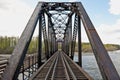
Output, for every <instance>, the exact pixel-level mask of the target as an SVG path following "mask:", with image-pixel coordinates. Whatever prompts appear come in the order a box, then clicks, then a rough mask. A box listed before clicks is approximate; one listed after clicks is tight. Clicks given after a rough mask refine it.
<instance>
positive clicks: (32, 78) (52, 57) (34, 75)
mask: <svg viewBox="0 0 120 80" xmlns="http://www.w3.org/2000/svg"><path fill="white" fill-rule="evenodd" d="M55 56H57V54H56V53H55V54H54V55H53V56H51V57H50V58H49V59H48V60H47V61H46V62H45V63H44V64H43V65H42V66H41V67H40V68H39V69H38V71H37V72H36V73H35V74H33V75H32V76H31V78H30V79H29V80H34V78H35V77H36V76H37V75H38V74H39V73H40V71H41V70H42V69H43V68H44V66H45V65H46V64H47V63H48V62H49V61H51V59H52V60H53V61H54V60H55V58H54V57H55Z"/></svg>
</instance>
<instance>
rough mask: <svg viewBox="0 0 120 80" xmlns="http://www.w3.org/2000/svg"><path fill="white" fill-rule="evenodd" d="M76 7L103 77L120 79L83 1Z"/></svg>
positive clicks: (109, 79)
mask: <svg viewBox="0 0 120 80" xmlns="http://www.w3.org/2000/svg"><path fill="white" fill-rule="evenodd" d="M76 7H77V8H74V10H73V11H74V12H76V13H77V14H78V15H79V16H80V17H81V20H82V22H83V25H84V28H85V30H86V33H87V36H88V38H89V41H90V44H91V46H92V49H93V52H94V55H95V58H96V61H97V63H98V66H99V69H100V71H101V74H102V77H103V79H104V80H120V77H119V75H118V73H117V71H116V69H115V66H114V65H113V63H112V61H111V59H110V56H109V55H108V52H107V50H106V49H105V47H104V45H103V43H102V41H101V39H100V37H99V35H98V33H97V32H96V30H95V28H94V26H93V24H92V22H91V20H90V18H89V16H88V14H87V13H86V11H85V9H84V7H83V5H82V3H80V2H79V3H77V4H76Z"/></svg>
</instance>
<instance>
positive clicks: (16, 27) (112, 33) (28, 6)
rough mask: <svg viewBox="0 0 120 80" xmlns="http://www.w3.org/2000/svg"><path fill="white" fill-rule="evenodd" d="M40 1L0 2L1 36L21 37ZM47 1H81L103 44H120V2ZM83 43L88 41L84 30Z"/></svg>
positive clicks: (10, 0)
mask: <svg viewBox="0 0 120 80" xmlns="http://www.w3.org/2000/svg"><path fill="white" fill-rule="evenodd" d="M38 1H42V0H0V36H20V35H21V34H22V32H23V30H24V28H25V26H26V24H27V22H28V20H29V18H30V16H31V14H32V12H33V10H34V8H35V6H36V5H37V3H38ZM45 1H52V2H54V1H55V2H74V1H77V2H79V1H81V2H82V4H83V6H84V7H85V9H86V11H87V13H88V15H89V17H90V19H91V20H92V22H93V24H94V26H95V28H96V30H97V32H98V34H99V36H100V38H101V40H102V41H103V43H105V44H107V43H112V44H120V0H45ZM82 41H83V42H87V41H88V39H87V37H86V33H85V31H84V28H82Z"/></svg>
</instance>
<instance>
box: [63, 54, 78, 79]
mask: <svg viewBox="0 0 120 80" xmlns="http://www.w3.org/2000/svg"><path fill="white" fill-rule="evenodd" d="M63 54H64V53H63ZM63 58H64V61H65V63H66V66H67V68H68V70H69V72H70V74H71V75H72V78H73V80H77V78H76V76H75V74H74V73H73V71H72V69H71V67H70V66H69V63H68V62H67V60H66V58H65V56H63Z"/></svg>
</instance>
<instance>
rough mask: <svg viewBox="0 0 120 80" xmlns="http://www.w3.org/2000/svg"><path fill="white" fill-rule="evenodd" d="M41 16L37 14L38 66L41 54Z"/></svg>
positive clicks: (40, 62)
mask: <svg viewBox="0 0 120 80" xmlns="http://www.w3.org/2000/svg"><path fill="white" fill-rule="evenodd" d="M41 22H42V17H41V14H39V36H38V68H39V67H40V66H41V65H42V61H41V54H42V24H41Z"/></svg>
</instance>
